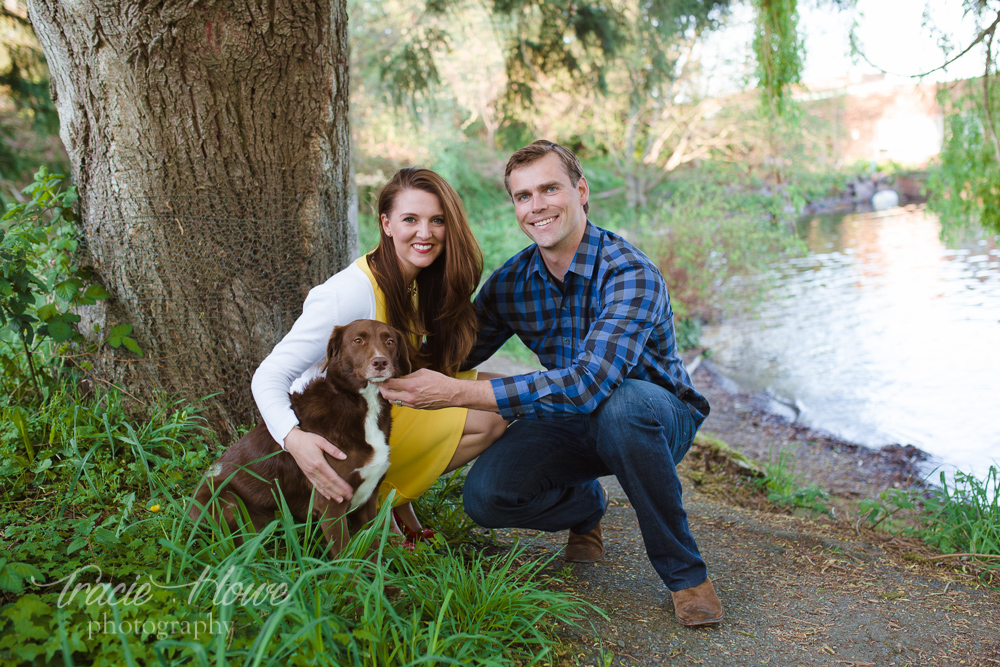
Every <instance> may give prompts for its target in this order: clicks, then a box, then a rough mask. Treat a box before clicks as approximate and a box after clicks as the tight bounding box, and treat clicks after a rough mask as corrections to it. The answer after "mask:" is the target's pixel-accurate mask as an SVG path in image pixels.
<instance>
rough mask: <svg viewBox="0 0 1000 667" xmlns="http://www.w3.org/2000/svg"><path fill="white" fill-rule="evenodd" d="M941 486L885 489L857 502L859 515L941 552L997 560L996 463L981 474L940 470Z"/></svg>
mask: <svg viewBox="0 0 1000 667" xmlns="http://www.w3.org/2000/svg"><path fill="white" fill-rule="evenodd" d="M939 482H940V486H938V487H932V488H930V489H928V490H926V491H918V490H912V489H889V490H887V491H885V492H883V493H881V494H880V495H879V497H878V498H875V499H870V500H865V501H863V502H862V503H861V505H860V509H861V519H862V520H863V521H865V522H866V523H867V524H868V525H869V526H871V527H873V528H874V527H877V526H882V527H883V528H885V529H886V530H888V531H889V532H893V533H903V534H906V535H910V536H913V537H917V538H919V539H921V540H923V541H924V542H925V543H926V544H927V545H928V546H931V547H933V548H934V549H937V550H938V551H940V552H941V553H944V554H952V553H960V554H967V555H968V556H969V557H972V558H975V557H976V556H981V557H984V558H983V559H982V560H983V561H984V563H985V564H986V565H987V566H988V567H989V568H990V569H996V566H1000V561H998V560H995V558H998V557H1000V467H998V466H996V465H992V466H990V469H989V471H988V472H987V473H986V475H985V477H984V478H983V479H979V478H977V477H974V476H972V475H969V474H966V473H963V472H956V473H955V475H954V477H953V478H952V479H949V478H948V476H947V475H946V474H945V473H944V472H941V473H940V476H939Z"/></svg>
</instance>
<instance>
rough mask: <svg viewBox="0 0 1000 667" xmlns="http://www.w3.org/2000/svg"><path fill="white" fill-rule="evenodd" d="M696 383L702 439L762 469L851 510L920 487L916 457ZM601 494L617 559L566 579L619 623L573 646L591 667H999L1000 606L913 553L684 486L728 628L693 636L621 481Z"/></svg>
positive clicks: (572, 569)
mask: <svg viewBox="0 0 1000 667" xmlns="http://www.w3.org/2000/svg"><path fill="white" fill-rule="evenodd" d="M496 370H497V371H499V372H512V371H513V369H511V368H509V367H506V368H505V367H501V366H498V367H496ZM695 382H696V384H697V386H698V388H699V390H701V391H703V392H704V393H705V394H706V395H707V396H708V398H709V401H710V402H711V404H712V415H711V416H710V417H709V420H708V421H707V422H706V424H705V425H704V427H703V428H702V432H703V433H706V434H710V435H713V436H715V437H718V438H719V439H722V440H724V441H725V442H727V443H728V444H729V445H731V446H732V447H733V448H734V449H737V450H738V451H742V452H744V453H746V454H747V455H749V456H752V457H754V458H758V459H763V460H766V459H767V457H768V455H769V454H771V455H772V456H776V452H778V451H779V450H781V449H789V450H791V451H793V452H794V453H795V457H796V472H797V473H799V474H801V475H803V477H804V478H806V479H808V480H811V481H815V482H816V483H817V484H819V485H820V486H821V487H822V488H826V489H829V490H831V491H833V492H835V493H837V494H838V495H839V496H841V504H840V507H841V508H844V507H846V506H847V505H848V504H849V501H850V500H851V499H856V498H860V497H872V496H874V495H876V494H877V493H878V492H879V491H880V490H882V489H884V488H887V487H888V486H892V485H900V484H905V483H907V481H908V480H910V479H911V478H912V477H913V476H914V475H915V474H916V473H915V469H914V467H913V466H914V463H915V462H916V461H917V459H919V455H918V453H914V452H912V451H907V450H901V449H890V450H888V451H885V452H874V451H871V450H867V449H865V448H860V447H857V446H856V445H852V444H851V443H845V442H843V441H839V440H836V439H835V438H829V437H827V436H824V435H823V434H818V433H814V432H811V431H809V430H808V429H804V428H801V427H797V426H795V425H794V424H790V423H788V422H786V421H784V420H782V419H780V418H777V417H775V416H774V415H772V414H769V413H768V412H767V411H766V407H767V401H766V400H765V397H761V396H751V395H740V394H731V393H729V392H727V391H726V383H725V381H724V379H723V378H720V377H719V376H717V375H715V374H714V373H713V371H712V370H711V368H710V367H709V366H708V365H703V366H702V367H700V368H699V370H698V371H697V372H696V374H695ZM859 461H860V463H859ZM602 481H603V482H604V483H605V486H606V487H607V488H608V491H609V493H610V497H611V506H610V507H609V510H608V514H607V515H606V516H605V519H604V522H603V528H604V535H605V541H606V544H607V554H606V556H605V558H604V560H602V561H601V562H599V563H596V564H592V565H574V566H569V567H566V568H563V569H562V571H561V576H562V577H563V578H564V579H565V580H566V585H567V587H568V588H571V589H572V590H574V591H576V592H578V593H580V594H581V595H582V596H583V597H584V598H585V599H587V600H589V601H591V602H593V603H594V604H596V605H598V606H599V607H601V608H603V609H604V610H605V611H607V612H608V614H609V617H610V618H609V619H608V620H604V619H602V618H601V617H600V616H599V615H598V614H596V613H595V614H590V616H589V618H588V620H587V623H588V624H589V625H590V628H589V629H588V630H586V631H585V632H583V633H582V634H581V633H579V632H578V631H577V632H575V633H574V637H573V639H575V642H574V643H575V645H576V646H578V647H579V648H580V653H581V654H583V656H584V658H583V662H582V663H581V664H593V665H594V666H595V667H607V665H610V664H614V665H667V664H670V665H675V664H676V665H719V666H724V667H725V666H734V667H735V666H740V667H742V666H744V665H831V666H835V665H855V666H859V667H860V666H872V667H874V666H876V665H877V666H879V667H881V666H883V665H887V666H888V665H898V666H904V665H942V666H949V667H950V666H952V665H981V666H984V667H985V666H992V665H1000V593H997V592H993V591H990V590H989V589H985V588H982V587H976V586H975V580H974V579H970V578H969V577H965V576H963V575H962V574H961V573H959V572H956V571H954V570H948V569H942V568H937V569H935V568H934V567H931V566H930V565H929V564H927V563H926V562H924V561H919V560H913V559H912V554H909V553H908V552H907V551H906V550H900V549H892V550H887V549H883V548H882V546H885V544H884V543H881V544H882V546H880V543H878V542H877V539H879V538H875V540H876V541H872V540H871V537H872V536H869V535H867V534H866V535H864V536H859V535H857V534H856V532H855V530H854V528H853V524H852V522H850V521H844V520H842V521H840V522H834V521H831V520H829V519H827V518H822V519H815V520H813V519H808V518H800V517H796V516H790V515H785V514H780V513H775V512H771V511H761V510H755V509H747V508H744V507H739V506H735V505H734V504H732V503H731V502H727V501H725V500H723V499H720V497H719V496H717V495H713V496H709V495H707V494H705V493H702V492H701V491H700V490H699V489H698V488H696V487H694V486H693V485H692V484H689V483H688V482H687V480H685V506H686V508H687V510H688V515H689V520H690V523H691V528H692V532H693V533H694V535H695V537H696V539H697V540H698V543H699V546H700V548H701V551H702V554H703V556H704V557H705V560H706V562H707V563H708V565H709V571H710V574H711V577H712V579H713V581H714V582H715V585H716V589H717V590H718V592H719V596H720V598H721V599H722V601H723V604H724V606H725V609H726V619H725V620H724V621H723V622H722V623H720V624H719V625H716V626H711V627H706V628H697V629H690V628H685V627H683V626H681V625H680V624H679V623H678V622H677V621H676V619H674V617H673V610H672V605H671V603H670V601H669V595H668V594H667V591H666V588H665V587H664V586H663V584H662V582H661V581H660V579H659V577H658V576H657V575H656V573H655V572H654V571H653V569H652V567H651V566H650V564H649V562H648V560H647V559H646V556H645V549H644V547H643V544H642V538H641V535H640V533H639V528H638V525H637V523H636V519H635V513H634V512H633V511H632V509H631V507H630V505H629V503H628V499H627V497H626V496H625V494H624V492H623V491H622V490H621V487H620V486H619V485H618V484H617V481H616V480H615V479H614V478H613V477H609V478H605V479H604V480H602ZM844 511H845V510H843V509H841V515H842V514H843V512H844ZM500 534H501V537H502V539H505V540H514V539H520V540H522V541H524V540H530V541H533V544H534V548H533V550H538V551H545V552H550V553H555V552H556V551H557V550H559V549H561V548H562V546H563V544H564V543H565V539H566V533H565V532H563V533H556V534H544V533H537V532H534V531H524V530H521V531H515V530H509V531H500ZM555 567H556V568H559V567H562V561H561V560H557V561H555ZM602 652H603V653H602ZM609 660H610V662H608V661H609Z"/></svg>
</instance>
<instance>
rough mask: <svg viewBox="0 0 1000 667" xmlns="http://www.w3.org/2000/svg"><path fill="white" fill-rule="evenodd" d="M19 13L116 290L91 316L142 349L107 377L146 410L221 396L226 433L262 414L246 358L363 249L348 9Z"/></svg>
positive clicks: (109, 7)
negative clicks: (35, 45)
mask: <svg viewBox="0 0 1000 667" xmlns="http://www.w3.org/2000/svg"><path fill="white" fill-rule="evenodd" d="M28 10H29V15H30V18H31V22H32V25H33V26H34V28H35V31H36V32H37V34H38V37H39V40H40V42H41V44H42V47H43V49H44V51H45V56H46V58H47V59H48V64H49V68H50V70H51V81H52V97H53V99H54V100H55V103H56V106H57V108H58V110H59V118H60V123H61V130H60V134H61V136H62V139H63V142H64V143H65V144H66V148H67V150H68V152H69V155H70V159H71V164H72V175H73V180H74V181H75V183H76V184H77V185H78V186H79V190H80V210H81V225H82V233H83V236H84V241H85V251H86V258H87V260H88V261H89V263H90V264H91V265H92V266H93V269H94V270H95V272H96V274H97V275H98V277H99V280H100V282H101V283H102V284H103V285H104V286H105V288H107V290H108V291H109V292H110V293H111V295H112V297H111V299H110V300H108V301H107V302H104V303H105V305H103V306H102V307H100V308H97V309H96V311H95V312H92V313H90V314H89V316H90V321H91V322H93V323H95V324H97V325H98V326H99V327H100V328H101V331H102V332H105V334H106V332H107V331H108V330H109V329H110V327H112V326H114V325H116V324H132V325H133V326H134V330H133V335H134V337H135V338H136V339H137V340H138V342H139V344H140V346H141V347H142V349H143V351H144V354H145V356H144V358H143V359H142V360H139V359H137V358H136V357H135V355H132V354H131V353H129V352H126V351H124V348H121V349H119V350H118V351H115V352H114V354H113V355H112V357H113V358H109V359H107V360H105V361H104V362H102V363H101V364H100V365H99V366H100V367H99V368H98V370H99V372H100V373H101V376H102V377H103V378H104V379H106V380H107V381H112V382H115V383H116V384H118V385H119V386H121V387H122V388H123V389H124V390H125V391H126V392H128V393H129V394H132V395H134V396H135V397H137V398H138V399H140V400H143V401H148V397H149V396H152V395H154V392H155V390H166V391H167V392H168V393H171V394H180V395H182V396H183V397H184V398H186V399H188V400H191V399H197V398H201V397H203V396H206V395H208V394H212V393H218V395H217V396H216V397H215V398H213V399H211V400H210V401H209V402H208V406H209V410H208V416H209V418H210V420H211V423H212V425H213V427H215V428H216V430H217V431H220V432H224V431H231V430H232V429H233V428H234V427H235V426H236V425H239V424H246V423H249V422H252V421H254V419H255V416H256V411H255V410H254V407H253V401H252V399H251V397H250V391H249V387H250V378H251V376H252V374H253V371H254V370H255V368H256V366H257V365H258V364H259V363H260V361H261V359H263V357H264V356H265V355H266V354H267V353H268V352H269V351H270V349H271V348H272V347H273V346H274V344H275V343H276V342H277V341H278V340H279V339H280V337H281V336H282V335H284V333H285V332H286V331H287V330H288V329H289V328H290V326H291V324H292V322H294V320H295V318H296V317H297V316H298V314H299V313H300V312H301V304H302V300H303V298H304V297H305V295H306V293H307V291H308V289H309V288H310V287H311V286H313V285H316V284H318V283H320V282H322V281H323V280H325V279H326V278H327V277H329V276H330V275H331V274H332V273H334V272H336V271H337V270H339V269H340V268H342V267H343V266H345V265H346V264H347V263H348V262H349V261H350V260H351V258H352V257H353V256H354V254H355V252H356V247H357V219H356V218H357V214H356V210H357V207H356V202H355V201H354V196H355V195H354V188H353V184H352V172H351V166H350V152H349V151H350V148H349V127H348V113H347V112H348V96H349V89H348V46H347V10H346V3H345V0H249V1H247V0H208V1H206V2H172V1H166V2H163V1H159V2H157V1H155V0H154V2H151V3H126V2H114V1H112V0H61V1H60V0H49V1H42V0H29V2H28ZM85 321H86V319H85ZM89 328H90V329H91V330H92V329H93V326H92V325H89ZM85 333H86V332H85ZM104 349H107V346H105V348H104Z"/></svg>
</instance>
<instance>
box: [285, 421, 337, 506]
mask: <svg viewBox="0 0 1000 667" xmlns="http://www.w3.org/2000/svg"><path fill="white" fill-rule="evenodd" d="M285 451H287V452H288V453H289V454H291V455H292V458H293V459H295V463H297V464H298V466H299V468H300V469H301V470H302V473H303V474H304V475H305V476H306V479H308V480H309V481H310V482H312V485H313V486H314V487H316V490H317V491H319V492H320V493H321V494H322V495H323V497H325V498H326V499H327V500H336V501H337V502H338V503H342V502H344V501H345V500H350V499H351V496H353V495H354V489H352V488H351V485H350V484H348V483H347V482H345V481H344V480H343V479H341V478H340V475H338V474H337V473H336V471H335V470H334V469H333V468H331V467H330V464H329V463H327V462H326V457H324V456H323V452H326V453H327V454H329V455H330V456H332V457H333V458H335V459H346V458H347V454H344V453H343V452H342V451H340V450H339V449H337V448H336V447H334V446H333V445H331V444H330V442H329V441H328V440H327V439H326V438H324V437H323V436H321V435H316V434H315V433H308V432H306V431H303V430H302V429H300V428H298V427H297V426H296V427H295V428H293V429H292V430H291V431H289V432H288V435H286V436H285Z"/></svg>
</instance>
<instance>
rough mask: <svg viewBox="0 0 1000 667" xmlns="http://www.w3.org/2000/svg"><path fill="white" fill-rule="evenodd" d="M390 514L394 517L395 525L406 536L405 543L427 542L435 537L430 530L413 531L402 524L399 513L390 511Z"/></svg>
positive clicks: (434, 533)
mask: <svg viewBox="0 0 1000 667" xmlns="http://www.w3.org/2000/svg"><path fill="white" fill-rule="evenodd" d="M392 514H393V516H395V517H396V525H397V526H399V529H400V530H401V531H403V535H405V536H406V538H407V541H408V542H410V543H415V542H421V541H424V540H427V541H429V540H431V539H432V538H433V537H434V536H435V535H437V533H436V532H434V531H433V530H431V529H430V528H422V529H421V530H420V531H419V532H418V531H414V530H413V529H412V528H410V527H409V526H407V525H406V524H405V523H403V519H402V517H400V516H399V513H398V512H396V510H392ZM404 547H405V545H404Z"/></svg>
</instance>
